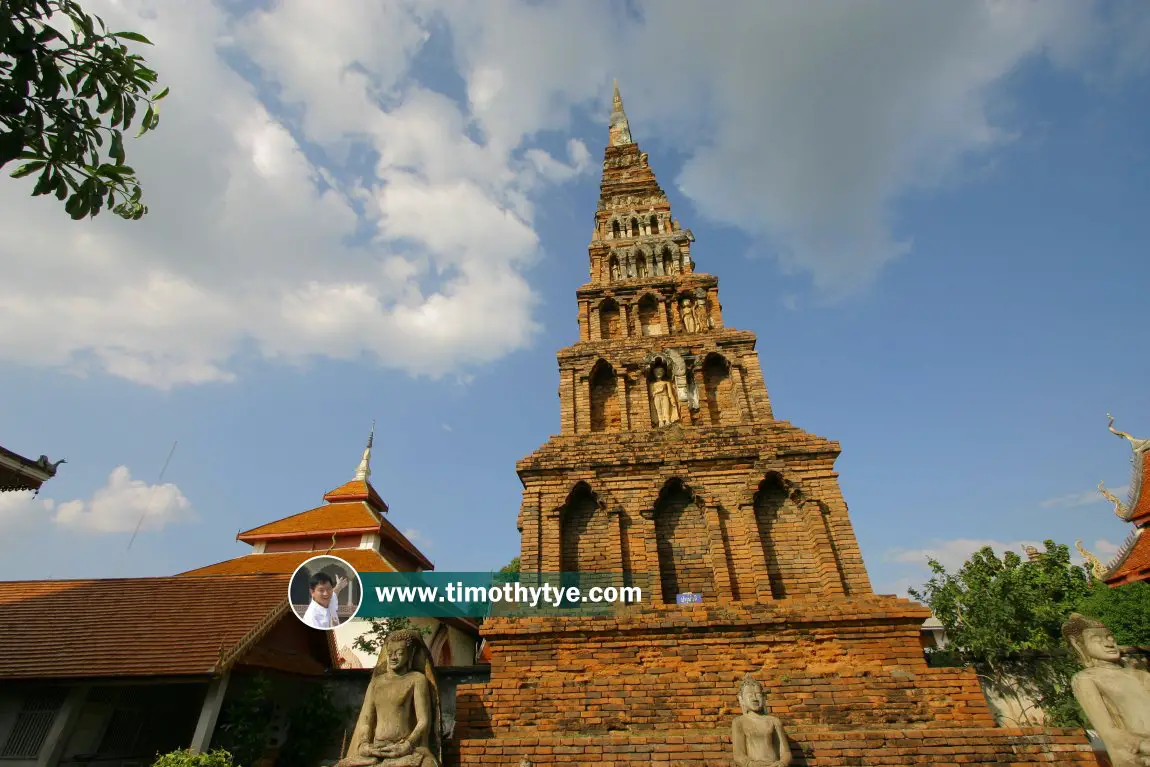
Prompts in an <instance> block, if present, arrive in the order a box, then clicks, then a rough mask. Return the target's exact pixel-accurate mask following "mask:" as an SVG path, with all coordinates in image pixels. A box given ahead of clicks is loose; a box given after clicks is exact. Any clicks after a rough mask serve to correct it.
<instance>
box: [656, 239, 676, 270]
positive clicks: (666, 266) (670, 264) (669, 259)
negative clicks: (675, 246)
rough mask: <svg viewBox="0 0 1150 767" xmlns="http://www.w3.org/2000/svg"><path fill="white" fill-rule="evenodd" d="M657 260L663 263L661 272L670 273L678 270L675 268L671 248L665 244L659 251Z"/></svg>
mask: <svg viewBox="0 0 1150 767" xmlns="http://www.w3.org/2000/svg"><path fill="white" fill-rule="evenodd" d="M659 260H660V262H661V263H662V264H663V274H667V275H671V274H676V273H677V272H678V271H679V270H678V269H676V268H675V257H674V256H672V255H671V249H670V248H668V247H667V246H666V245H664V246H663V250H662V251H660V253H659Z"/></svg>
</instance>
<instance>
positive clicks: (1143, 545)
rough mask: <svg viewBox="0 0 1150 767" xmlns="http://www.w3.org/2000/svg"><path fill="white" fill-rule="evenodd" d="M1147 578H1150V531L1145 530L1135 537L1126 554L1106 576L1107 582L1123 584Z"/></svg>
mask: <svg viewBox="0 0 1150 767" xmlns="http://www.w3.org/2000/svg"><path fill="white" fill-rule="evenodd" d="M1145 580H1150V532H1146V531H1143V532H1142V533H1141V534H1140V535H1139V536H1138V537H1137V538H1135V539H1134V541H1133V543H1132V545H1131V547H1130V550H1129V552H1128V553H1127V554H1126V556H1124V557H1122V559H1121V561H1120V562H1119V563H1118V565H1117V566H1116V567H1115V568H1114V570H1113V571H1111V573H1110V574H1109V575H1108V576H1106V583H1108V584H1109V585H1111V586H1121V585H1122V584H1124V583H1134V582H1136V581H1145Z"/></svg>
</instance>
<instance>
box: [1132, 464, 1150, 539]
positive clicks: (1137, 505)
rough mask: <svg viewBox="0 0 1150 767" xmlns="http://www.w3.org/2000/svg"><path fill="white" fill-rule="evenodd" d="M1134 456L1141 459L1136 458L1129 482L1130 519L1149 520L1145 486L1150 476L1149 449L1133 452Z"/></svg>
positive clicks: (1148, 494)
mask: <svg viewBox="0 0 1150 767" xmlns="http://www.w3.org/2000/svg"><path fill="white" fill-rule="evenodd" d="M1135 458H1136V459H1139V458H1140V459H1141V460H1140V461H1138V460H1136V462H1135V464H1134V477H1133V479H1132V481H1131V482H1130V487H1131V493H1130V494H1131V498H1130V503H1129V504H1128V506H1129V508H1130V521H1131V522H1150V489H1148V488H1147V487H1146V480H1147V478H1150V450H1143V451H1141V455H1138V454H1135Z"/></svg>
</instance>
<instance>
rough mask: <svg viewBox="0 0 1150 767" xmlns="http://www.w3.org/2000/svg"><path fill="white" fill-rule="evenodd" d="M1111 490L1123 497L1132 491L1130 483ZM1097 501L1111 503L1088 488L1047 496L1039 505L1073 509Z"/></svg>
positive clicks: (1047, 507)
mask: <svg viewBox="0 0 1150 767" xmlns="http://www.w3.org/2000/svg"><path fill="white" fill-rule="evenodd" d="M1109 490H1110V492H1111V493H1113V494H1114V495H1116V496H1118V497H1119V498H1122V497H1123V496H1125V495H1126V494H1127V493H1129V492H1130V486H1129V485H1122V486H1121V487H1113V488H1109ZM1097 503H1109V501H1107V500H1106V498H1105V497H1103V495H1102V494H1101V493H1099V492H1098V491H1097V490H1087V491H1085V492H1081V493H1068V494H1066V495H1059V496H1056V497H1054V498H1047V499H1046V500H1045V501H1042V502H1040V503H1039V504H1038V505H1039V507H1040V508H1043V509H1073V508H1078V507H1079V506H1093V505H1094V504H1097Z"/></svg>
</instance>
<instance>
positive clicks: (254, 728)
mask: <svg viewBox="0 0 1150 767" xmlns="http://www.w3.org/2000/svg"><path fill="white" fill-rule="evenodd" d="M271 692H272V683H271V680H269V679H268V678H267V677H266V676H263V675H257V676H254V677H252V678H251V679H250V680H248V684H247V685H246V686H245V687H244V690H243V692H242V693H241V694H240V695H237V696H236V697H235V698H233V699H232V700H231V701H230V702H229V703H228V705H227V706H226V707H225V709H224V711H223V716H222V723H221V724H220V726H219V727H218V728H217V729H216V735H215V737H214V738H213V740H212V742H213V744H218V745H220V746H222V747H223V748H225V749H227V750H228V751H230V752H231V754H232V756H233V757H234V758H235V760H236V762H237V763H238V764H241V765H244V766H245V767H250V765H253V764H255V763H256V762H257V761H258V760H259V759H260V757H262V756H263V755H264V751H265V750H266V748H267V742H268V737H269V736H270V735H271V728H272V724H273V715H272V714H273V711H274V706H273V704H272V701H271Z"/></svg>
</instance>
